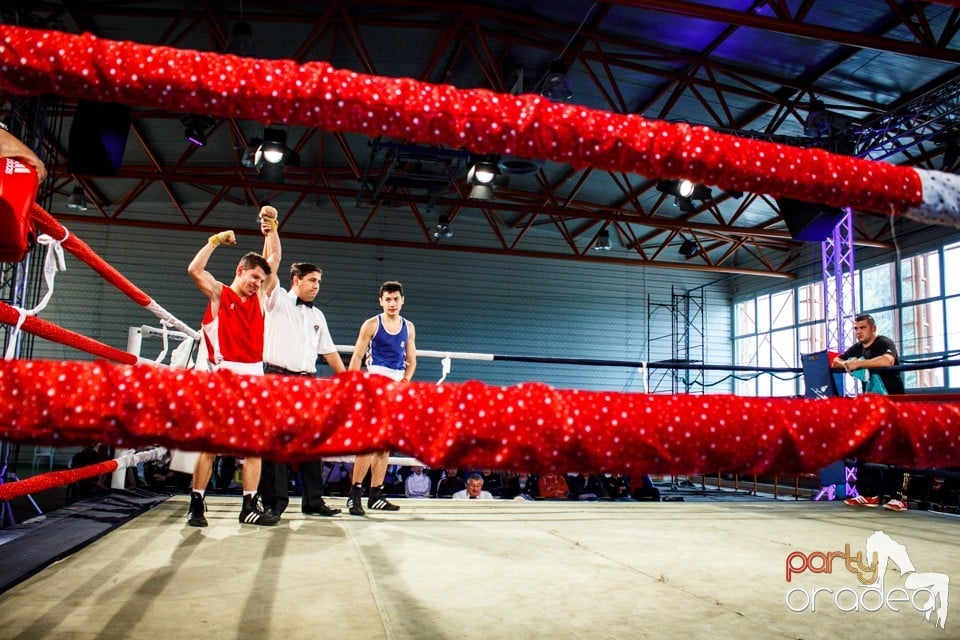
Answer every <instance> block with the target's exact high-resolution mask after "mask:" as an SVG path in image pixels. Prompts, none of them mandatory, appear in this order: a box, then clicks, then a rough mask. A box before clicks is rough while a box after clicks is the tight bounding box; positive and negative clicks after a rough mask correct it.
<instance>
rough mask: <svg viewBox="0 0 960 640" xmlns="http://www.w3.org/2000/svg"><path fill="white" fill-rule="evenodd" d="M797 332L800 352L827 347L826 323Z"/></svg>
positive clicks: (808, 326)
mask: <svg viewBox="0 0 960 640" xmlns="http://www.w3.org/2000/svg"><path fill="white" fill-rule="evenodd" d="M797 334H798V337H799V339H798V343H799V349H800V353H816V352H817V351H823V350H824V349H826V348H827V325H826V323H823V322H818V323H816V324H808V325H805V326H803V327H799V328H798V329H797ZM958 337H960V336H958Z"/></svg>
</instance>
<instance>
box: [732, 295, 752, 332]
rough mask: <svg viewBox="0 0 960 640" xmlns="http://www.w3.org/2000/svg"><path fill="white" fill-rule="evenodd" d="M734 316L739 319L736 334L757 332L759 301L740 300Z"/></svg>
mask: <svg viewBox="0 0 960 640" xmlns="http://www.w3.org/2000/svg"><path fill="white" fill-rule="evenodd" d="M734 317H736V319H737V326H736V335H738V336H742V335H746V334H748V333H756V332H757V301H756V300H745V301H744V302H738V303H737V308H736V312H735V313H734Z"/></svg>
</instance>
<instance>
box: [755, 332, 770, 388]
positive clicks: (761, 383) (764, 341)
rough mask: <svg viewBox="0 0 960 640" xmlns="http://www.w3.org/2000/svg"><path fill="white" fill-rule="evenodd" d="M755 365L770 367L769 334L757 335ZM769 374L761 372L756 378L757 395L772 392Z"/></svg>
mask: <svg viewBox="0 0 960 640" xmlns="http://www.w3.org/2000/svg"><path fill="white" fill-rule="evenodd" d="M757 366H758V367H770V366H771V365H770V334H769V333H764V334H761V335H759V336H757ZM771 380H772V378H771V376H770V374H768V373H764V374H761V375H760V376H759V377H758V378H757V395H758V396H769V395H771V394H772V393H773V391H772V388H771Z"/></svg>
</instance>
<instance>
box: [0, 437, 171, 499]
mask: <svg viewBox="0 0 960 640" xmlns="http://www.w3.org/2000/svg"><path fill="white" fill-rule="evenodd" d="M166 453H167V450H166V449H164V448H163V447H155V448H153V449H150V450H148V451H141V452H139V453H135V454H129V455H125V456H120V457H119V458H114V459H113V460H105V461H104V462H98V463H97V464H91V465H88V466H86V467H79V468H77V469H67V470H65V471H51V472H49V473H41V474H39V475H36V476H31V477H29V478H27V479H25V480H19V481H17V482H8V483H5V484H0V502H6V501H8V500H13V499H14V498H20V497H22V496H25V495H28V494H31V493H40V492H41V491H46V490H48V489H53V488H54V487H63V486H66V485H68V484H73V483H74V482H78V481H80V480H86V479H87V478H93V477H94V476H102V475H105V474H108V473H113V472H114V471H116V470H117V469H126V468H128V467H133V466H136V465H137V464H139V463H141V462H149V461H150V460H159V459H160V458H162V457H163V456H165V455H166Z"/></svg>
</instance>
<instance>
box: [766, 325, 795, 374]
mask: <svg viewBox="0 0 960 640" xmlns="http://www.w3.org/2000/svg"><path fill="white" fill-rule="evenodd" d="M770 346H771V349H770V366H771V367H797V366H799V363H798V362H797V337H796V335H795V333H794V330H793V329H787V330H786V331H774V332H773V333H771V334H770Z"/></svg>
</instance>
